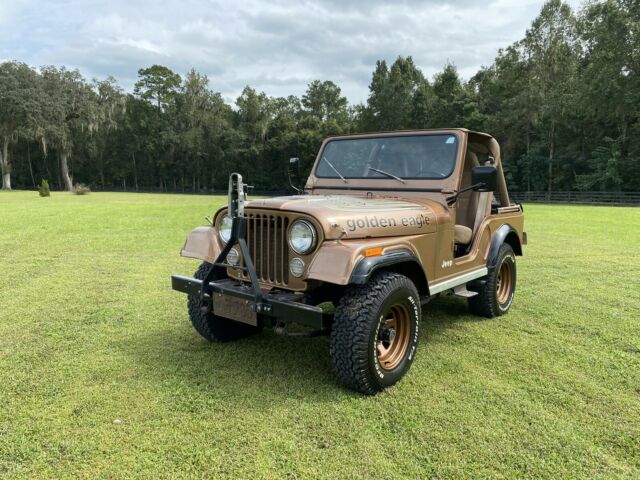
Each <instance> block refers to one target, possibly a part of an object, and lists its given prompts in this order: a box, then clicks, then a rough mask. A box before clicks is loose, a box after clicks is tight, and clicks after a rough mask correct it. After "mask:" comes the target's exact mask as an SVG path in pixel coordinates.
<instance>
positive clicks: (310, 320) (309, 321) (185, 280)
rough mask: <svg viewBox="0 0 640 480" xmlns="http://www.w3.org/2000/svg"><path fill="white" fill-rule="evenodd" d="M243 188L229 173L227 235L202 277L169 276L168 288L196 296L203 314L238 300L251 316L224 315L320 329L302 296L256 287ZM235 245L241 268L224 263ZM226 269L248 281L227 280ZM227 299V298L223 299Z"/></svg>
mask: <svg viewBox="0 0 640 480" xmlns="http://www.w3.org/2000/svg"><path fill="white" fill-rule="evenodd" d="M244 189H245V186H244V185H243V184H242V177H241V176H240V175H239V174H236V173H234V174H231V177H230V179H229V212H230V213H231V218H232V226H231V237H230V238H229V241H228V242H227V243H226V245H225V247H224V248H223V249H222V252H220V255H218V258H216V260H215V262H214V263H213V266H212V268H211V270H209V272H208V273H207V276H206V277H205V278H204V279H203V280H198V279H197V278H191V277H185V276H183V275H173V276H172V277H171V287H172V288H173V289H174V290H176V291H178V292H183V293H186V294H190V295H198V296H200V305H201V307H202V309H203V311H205V312H207V313H210V312H216V311H217V310H219V309H217V308H215V306H214V302H216V301H218V302H221V303H225V307H226V308H228V307H229V305H243V304H242V302H241V303H239V304H238V303H237V302H236V303H234V300H237V299H240V300H243V301H244V305H243V307H242V311H245V310H246V308H249V309H250V310H251V311H252V312H253V313H254V314H255V315H254V317H255V318H243V315H242V314H241V313H242V312H230V313H231V314H230V315H227V316H228V317H229V318H231V319H232V320H236V321H240V322H243V323H249V324H252V325H257V324H265V323H270V324H273V325H275V324H276V323H277V322H283V323H291V322H294V323H299V324H302V325H306V326H309V327H312V328H314V329H317V330H323V329H324V328H325V327H326V325H325V322H323V318H324V316H323V311H322V309H321V308H319V307H315V306H312V305H306V304H305V303H302V302H300V299H301V297H302V295H300V294H295V293H291V292H284V291H278V290H276V291H274V290H271V291H269V292H263V291H262V289H261V288H260V283H259V282H258V275H257V273H256V269H255V267H254V265H253V260H252V258H251V254H250V252H249V247H248V246H247V242H246V240H245V239H246V233H247V219H246V218H245V217H244V205H243V203H244V195H245V192H244ZM235 245H238V246H239V247H240V251H241V253H242V258H243V259H244V264H245V266H244V267H241V266H236V265H229V264H228V263H226V258H227V255H228V254H229V252H230V251H231V249H232V248H233V247H234V246H235ZM227 268H233V269H237V270H242V271H244V272H245V273H246V274H247V275H248V277H249V279H250V280H251V282H250V283H244V282H241V281H239V280H233V279H230V278H229V277H228V275H227ZM227 299H228V300H229V301H226V300H227ZM232 299H233V300H232ZM220 310H224V309H220ZM227 311H228V310H227Z"/></svg>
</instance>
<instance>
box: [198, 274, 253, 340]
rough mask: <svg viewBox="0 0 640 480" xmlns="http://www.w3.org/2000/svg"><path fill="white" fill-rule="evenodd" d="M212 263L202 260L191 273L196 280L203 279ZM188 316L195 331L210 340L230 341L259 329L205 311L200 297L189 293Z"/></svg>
mask: <svg viewBox="0 0 640 480" xmlns="http://www.w3.org/2000/svg"><path fill="white" fill-rule="evenodd" d="M211 267H212V265H211V264H210V263H209V262H203V263H202V265H200V267H199V268H198V270H196V273H195V274H194V275H193V276H194V278H197V279H198V280H203V279H204V278H205V277H206V276H207V273H209V270H211ZM187 307H188V309H189V317H190V318H191V323H192V324H193V327H194V328H195V329H196V331H197V332H198V333H199V334H200V335H202V336H203V337H204V338H206V339H207V340H209V341H210V342H231V341H233V340H238V339H240V338H244V337H247V336H249V335H253V334H254V333H257V332H258V331H259V329H258V328H257V327H254V326H252V325H247V324H245V323H240V322H234V321H233V320H229V319H228V318H224V317H219V316H217V315H214V314H213V313H205V312H203V311H202V309H201V308H200V297H199V296H198V295H192V294H189V295H188V297H187Z"/></svg>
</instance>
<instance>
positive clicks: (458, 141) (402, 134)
mask: <svg viewBox="0 0 640 480" xmlns="http://www.w3.org/2000/svg"><path fill="white" fill-rule="evenodd" d="M432 136H452V137H455V139H456V146H455V147H456V150H455V153H454V155H453V162H452V164H451V170H450V171H449V173H448V174H447V175H446V176H443V177H400V178H402V180H413V181H416V180H417V181H421V180H422V181H430V182H433V181H437V180H447V179H450V178H451V176H452V175H453V174H454V173H455V171H456V166H457V164H458V156H459V154H460V144H461V140H462V139H461V138H460V135H458V134H457V132H455V131H442V130H440V131H433V132H415V131H413V132H412V131H407V132H389V133H386V132H383V133H380V134H373V135H371V134H362V135H358V134H355V135H345V136H344V137H331V138H329V139H327V140H326V141H325V142H323V144H322V148H321V149H320V152H319V153H318V157H317V158H318V160H317V161H316V162H315V166H314V168H313V172H312V175H313V176H315V178H317V179H318V180H340V177H338V176H335V177H330V176H322V175H319V174H318V168H319V167H320V164H321V162H322V158H323V157H324V156H325V153H324V152H325V149H326V148H327V146H328V145H329V144H330V143H332V142H343V141H353V140H371V139H377V138H403V137H409V138H414V137H432ZM341 173H342V172H341ZM344 178H346V179H347V180H360V181H362V180H387V181H393V180H395V181H397V180H396V179H394V178H391V177H387V176H380V177H353V176H347V175H344Z"/></svg>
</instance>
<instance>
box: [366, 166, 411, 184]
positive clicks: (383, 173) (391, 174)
mask: <svg viewBox="0 0 640 480" xmlns="http://www.w3.org/2000/svg"><path fill="white" fill-rule="evenodd" d="M367 168H368V169H369V170H373V171H374V172H378V173H381V174H382V175H386V176H387V177H390V178H395V179H396V180H398V181H399V182H402V183H407V182H406V181H404V180H403V179H402V178H400V177H396V176H395V175H394V174H393V173H389V172H385V171H384V170H378V169H377V168H373V167H367Z"/></svg>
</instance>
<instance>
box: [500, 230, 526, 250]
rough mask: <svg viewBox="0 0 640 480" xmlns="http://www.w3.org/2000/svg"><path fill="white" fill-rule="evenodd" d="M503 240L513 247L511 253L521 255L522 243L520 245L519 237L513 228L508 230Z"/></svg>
mask: <svg viewBox="0 0 640 480" xmlns="http://www.w3.org/2000/svg"><path fill="white" fill-rule="evenodd" d="M504 242H505V243H508V244H509V245H511V248H513V253H515V254H516V255H518V256H522V245H520V239H519V238H518V235H517V234H516V232H514V231H513V230H512V231H510V232H509V233H508V234H507V236H506V237H505V239H504Z"/></svg>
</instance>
